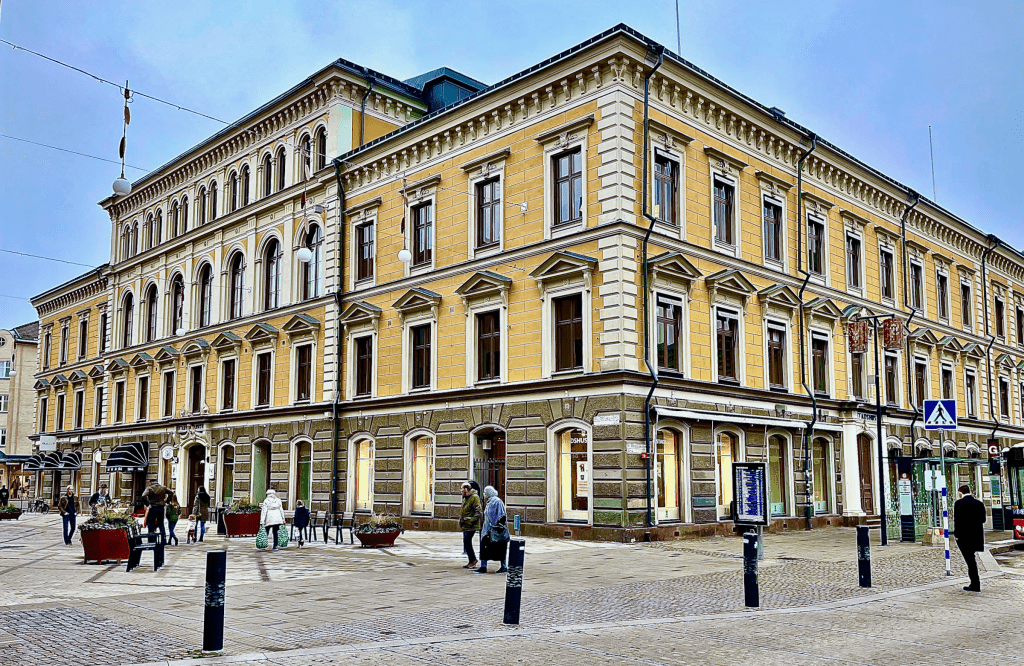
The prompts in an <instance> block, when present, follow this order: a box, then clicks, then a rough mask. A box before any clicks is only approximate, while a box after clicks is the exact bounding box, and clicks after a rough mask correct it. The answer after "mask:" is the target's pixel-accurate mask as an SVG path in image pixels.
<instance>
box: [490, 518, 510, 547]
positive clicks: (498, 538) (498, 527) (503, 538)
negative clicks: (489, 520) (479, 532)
mask: <svg viewBox="0 0 1024 666" xmlns="http://www.w3.org/2000/svg"><path fill="white" fill-rule="evenodd" d="M488 536H489V537H490V540H491V541H493V542H494V543H508V542H509V541H511V539H512V537H511V535H510V534H509V533H508V521H507V520H506V519H505V516H502V517H501V518H499V519H498V522H496V523H495V524H493V525H491V529H490V530H489V531H488Z"/></svg>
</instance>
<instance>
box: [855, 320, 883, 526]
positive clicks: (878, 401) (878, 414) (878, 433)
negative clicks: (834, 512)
mask: <svg viewBox="0 0 1024 666" xmlns="http://www.w3.org/2000/svg"><path fill="white" fill-rule="evenodd" d="M883 317H886V318H887V316H886V315H872V316H870V317H859V316H858V317H856V318H855V320H856V321H870V322H871V328H872V329H873V332H874V337H875V440H876V441H877V442H878V506H879V512H880V513H881V514H882V545H883V546H888V545H889V535H888V524H887V522H888V511H887V507H886V504H885V443H884V442H883V441H882V388H881V387H882V382H881V373H882V368H881V366H880V365H879V354H878V320H879V319H882V318H883Z"/></svg>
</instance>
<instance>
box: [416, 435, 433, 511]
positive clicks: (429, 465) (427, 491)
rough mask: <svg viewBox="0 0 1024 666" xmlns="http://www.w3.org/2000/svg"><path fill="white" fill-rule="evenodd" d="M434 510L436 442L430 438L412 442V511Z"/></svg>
mask: <svg viewBox="0 0 1024 666" xmlns="http://www.w3.org/2000/svg"><path fill="white" fill-rule="evenodd" d="M433 510H434V442H433V441H432V440H431V439H430V438H429V437H417V438H416V439H414V440H412V511H413V513H431V512H433Z"/></svg>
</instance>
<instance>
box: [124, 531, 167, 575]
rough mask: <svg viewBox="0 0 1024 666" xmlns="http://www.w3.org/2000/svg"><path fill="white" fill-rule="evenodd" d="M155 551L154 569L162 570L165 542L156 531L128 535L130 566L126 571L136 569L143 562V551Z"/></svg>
mask: <svg viewBox="0 0 1024 666" xmlns="http://www.w3.org/2000/svg"><path fill="white" fill-rule="evenodd" d="M146 550H151V551H153V571H160V567H162V566H163V565H164V542H163V539H161V538H160V535H159V534H158V533H156V532H152V533H149V532H146V533H141V534H134V535H131V536H129V537H128V568H127V569H125V573H128V572H129V571H131V570H132V569H135V568H137V567H138V566H139V564H141V562H142V553H143V551H146Z"/></svg>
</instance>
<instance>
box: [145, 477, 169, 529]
mask: <svg viewBox="0 0 1024 666" xmlns="http://www.w3.org/2000/svg"><path fill="white" fill-rule="evenodd" d="M171 495H173V493H172V492H171V491H170V490H168V489H167V488H165V487H164V486H162V485H160V484H159V483H157V481H156V479H150V480H149V487H148V488H146V490H145V491H144V492H143V493H142V503H143V504H145V505H146V531H147V532H149V533H150V534H153V533H154V532H156V531H157V530H158V529H159V530H160V540H161V541H162V542H163V543H167V532H166V531H165V529H164V507H165V506H167V500H168V499H169V497H170V496H171Z"/></svg>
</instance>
